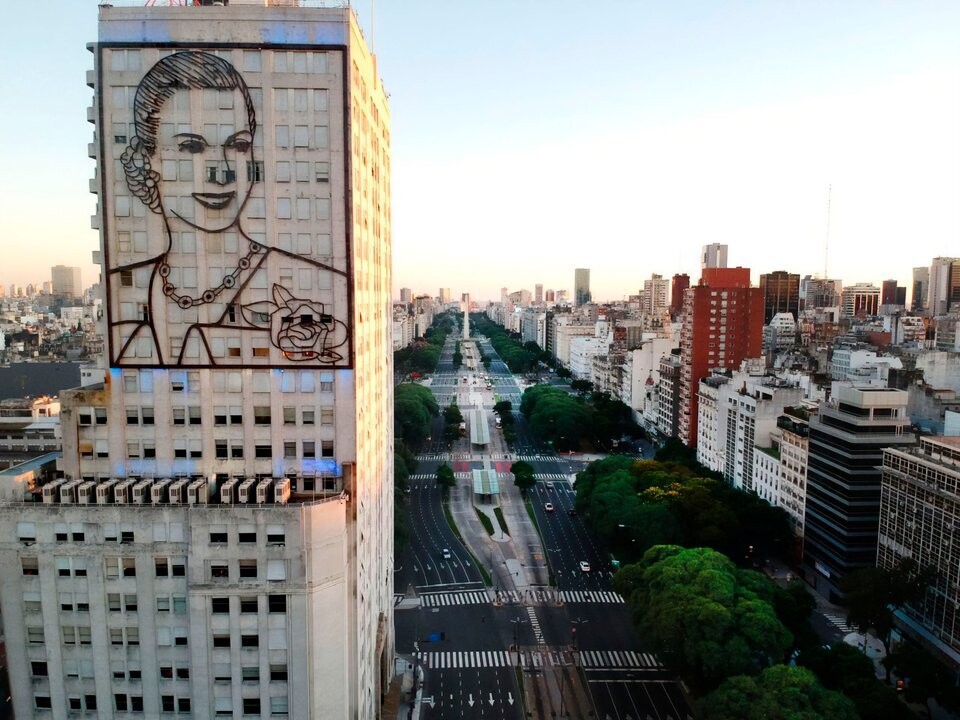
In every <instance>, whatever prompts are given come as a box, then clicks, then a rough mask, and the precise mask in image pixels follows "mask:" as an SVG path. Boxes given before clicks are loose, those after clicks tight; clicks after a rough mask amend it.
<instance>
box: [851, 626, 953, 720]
mask: <svg viewBox="0 0 960 720" xmlns="http://www.w3.org/2000/svg"><path fill="white" fill-rule="evenodd" d="M858 654H859V653H858ZM884 665H886V667H887V669H888V670H889V671H892V672H894V673H895V674H896V675H897V677H900V678H905V684H906V687H905V690H904V694H905V695H906V698H907V700H909V701H910V702H915V703H920V704H922V705H928V704H929V701H930V700H931V699H934V700H936V701H937V702H938V703H939V704H940V705H942V706H943V707H944V708H946V709H948V710H950V711H952V712H954V713H956V712H957V711H958V710H960V689H958V688H957V685H956V677H955V675H954V673H953V672H952V671H951V670H950V669H949V668H947V667H946V666H945V665H943V664H942V663H941V662H940V661H939V660H937V659H936V658H935V657H934V656H933V655H931V654H930V653H929V652H927V651H926V650H924V649H922V648H920V647H917V646H916V645H913V644H910V643H901V644H900V645H898V646H897V647H896V648H895V649H894V650H893V652H891V653H890V654H889V655H888V656H887V657H886V658H884Z"/></svg>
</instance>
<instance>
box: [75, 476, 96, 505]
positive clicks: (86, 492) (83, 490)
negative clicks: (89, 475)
mask: <svg viewBox="0 0 960 720" xmlns="http://www.w3.org/2000/svg"><path fill="white" fill-rule="evenodd" d="M96 487H97V483H95V482H94V481H92V480H89V481H87V482H85V483H83V484H82V485H80V487H78V488H77V502H79V503H80V504H81V505H93V504H94V503H95V502H96V500H97V492H96Z"/></svg>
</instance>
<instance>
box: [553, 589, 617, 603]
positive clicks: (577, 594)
mask: <svg viewBox="0 0 960 720" xmlns="http://www.w3.org/2000/svg"><path fill="white" fill-rule="evenodd" d="M560 599H561V600H562V601H563V602H566V603H622V602H623V597H622V596H620V595H618V594H617V593H615V592H609V591H605V590H561V591H560Z"/></svg>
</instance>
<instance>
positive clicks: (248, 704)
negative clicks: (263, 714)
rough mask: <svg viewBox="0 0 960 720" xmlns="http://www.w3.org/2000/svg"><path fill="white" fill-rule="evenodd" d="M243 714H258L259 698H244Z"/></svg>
mask: <svg viewBox="0 0 960 720" xmlns="http://www.w3.org/2000/svg"><path fill="white" fill-rule="evenodd" d="M243 714H244V715H259V714H260V698H244V699H243Z"/></svg>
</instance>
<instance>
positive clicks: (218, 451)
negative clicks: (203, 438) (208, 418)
mask: <svg viewBox="0 0 960 720" xmlns="http://www.w3.org/2000/svg"><path fill="white" fill-rule="evenodd" d="M213 448H214V457H216V458H217V459H218V460H226V459H227V441H226V440H214V441H213Z"/></svg>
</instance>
